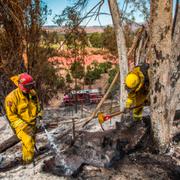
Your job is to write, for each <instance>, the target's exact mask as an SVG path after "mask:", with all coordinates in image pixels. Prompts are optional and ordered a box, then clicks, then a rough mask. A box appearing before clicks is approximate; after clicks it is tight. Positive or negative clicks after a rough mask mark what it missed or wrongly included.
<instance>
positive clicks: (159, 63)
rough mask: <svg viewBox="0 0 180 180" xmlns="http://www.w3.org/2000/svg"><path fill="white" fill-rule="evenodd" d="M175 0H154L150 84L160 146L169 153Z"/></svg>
mask: <svg viewBox="0 0 180 180" xmlns="http://www.w3.org/2000/svg"><path fill="white" fill-rule="evenodd" d="M171 24H172V1H169V0H151V17H150V43H151V44H150V45H151V46H150V48H151V52H150V67H151V68H150V69H151V72H150V84H151V86H150V87H151V90H150V92H151V95H150V97H151V98H150V99H151V123H152V130H153V135H154V141H155V144H156V148H157V150H158V151H159V152H160V153H164V152H166V150H167V148H168V146H169V144H170V119H168V117H169V113H170V111H169V109H168V108H167V103H168V98H169V97H170V88H169V87H170V61H171Z"/></svg>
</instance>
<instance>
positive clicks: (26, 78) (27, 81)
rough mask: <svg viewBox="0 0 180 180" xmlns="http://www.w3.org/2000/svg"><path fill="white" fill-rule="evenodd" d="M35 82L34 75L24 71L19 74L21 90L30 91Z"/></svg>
mask: <svg viewBox="0 0 180 180" xmlns="http://www.w3.org/2000/svg"><path fill="white" fill-rule="evenodd" d="M34 85H35V82H34V81H33V78H32V76H30V75H29V74H27V73H23V74H21V75H20V76H19V88H20V89H21V91H23V92H25V93H28V92H29V91H30V90H31V89H33V88H34Z"/></svg>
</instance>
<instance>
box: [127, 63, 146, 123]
mask: <svg viewBox="0 0 180 180" xmlns="http://www.w3.org/2000/svg"><path fill="white" fill-rule="evenodd" d="M148 69H149V64H147V63H144V64H140V65H138V66H136V67H134V69H133V70H132V71H131V72H129V73H128V74H127V76H126V78H125V86H126V90H127V91H128V98H127V100H126V108H127V109H128V108H130V107H136V106H140V107H138V108H135V109H133V119H134V121H138V120H141V119H142V112H143V105H144V104H145V103H146V102H148V99H149V98H148V94H149V77H148ZM141 105H142V106H141Z"/></svg>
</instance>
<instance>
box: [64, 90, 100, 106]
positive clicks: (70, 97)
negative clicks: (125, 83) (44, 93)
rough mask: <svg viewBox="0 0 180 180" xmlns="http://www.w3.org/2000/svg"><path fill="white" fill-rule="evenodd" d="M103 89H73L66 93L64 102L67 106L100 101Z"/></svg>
mask: <svg viewBox="0 0 180 180" xmlns="http://www.w3.org/2000/svg"><path fill="white" fill-rule="evenodd" d="M102 96H103V95H102V94H101V91H100V90H99V89H85V90H78V91H71V92H70V93H68V94H65V95H64V98H63V104H64V105H65V106H71V105H74V104H75V103H76V102H77V104H90V103H92V104H93V103H98V102H99V101H100V100H101V98H102Z"/></svg>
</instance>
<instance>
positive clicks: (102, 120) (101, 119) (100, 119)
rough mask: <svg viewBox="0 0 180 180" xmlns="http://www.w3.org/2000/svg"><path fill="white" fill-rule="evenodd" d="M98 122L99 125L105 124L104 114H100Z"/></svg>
mask: <svg viewBox="0 0 180 180" xmlns="http://www.w3.org/2000/svg"><path fill="white" fill-rule="evenodd" d="M98 121H99V124H103V123H104V114H103V113H102V112H99V113H98Z"/></svg>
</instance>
